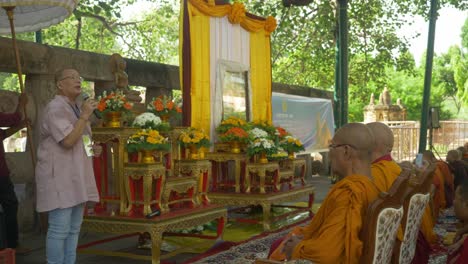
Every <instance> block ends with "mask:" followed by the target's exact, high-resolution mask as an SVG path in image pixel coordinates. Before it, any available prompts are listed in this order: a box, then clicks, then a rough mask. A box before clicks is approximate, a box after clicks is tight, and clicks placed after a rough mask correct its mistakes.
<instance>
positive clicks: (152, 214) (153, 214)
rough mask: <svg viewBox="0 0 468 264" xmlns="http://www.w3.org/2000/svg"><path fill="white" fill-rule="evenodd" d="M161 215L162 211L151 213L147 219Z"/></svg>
mask: <svg viewBox="0 0 468 264" xmlns="http://www.w3.org/2000/svg"><path fill="white" fill-rule="evenodd" d="M160 215H161V211H160V210H156V211H154V212H151V213H149V214H147V215H146V216H145V217H146V218H148V219H150V218H153V217H155V216H160Z"/></svg>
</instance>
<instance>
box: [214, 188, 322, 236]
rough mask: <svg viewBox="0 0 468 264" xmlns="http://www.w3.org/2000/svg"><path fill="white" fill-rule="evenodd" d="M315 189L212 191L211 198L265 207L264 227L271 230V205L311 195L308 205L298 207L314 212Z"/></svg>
mask: <svg viewBox="0 0 468 264" xmlns="http://www.w3.org/2000/svg"><path fill="white" fill-rule="evenodd" d="M314 192H315V189H314V187H313V186H304V187H301V188H297V189H293V190H289V191H286V192H276V193H265V194H261V193H255V194H254V193H210V200H211V203H213V204H219V205H224V206H243V207H245V206H250V205H260V206H261V207H262V209H263V221H262V222H261V223H262V224H263V229H264V230H265V231H268V230H270V225H271V223H272V220H273V219H272V217H271V214H270V213H271V212H270V211H271V207H272V205H273V204H275V205H278V204H280V203H286V202H294V201H298V200H299V199H300V198H302V197H304V196H309V202H308V206H307V207H303V208H297V207H294V208H296V209H298V210H299V211H308V212H309V213H310V212H312V203H313V200H314Z"/></svg>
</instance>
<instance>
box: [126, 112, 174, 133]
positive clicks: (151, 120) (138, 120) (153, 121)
mask: <svg viewBox="0 0 468 264" xmlns="http://www.w3.org/2000/svg"><path fill="white" fill-rule="evenodd" d="M133 126H134V127H139V128H145V129H154V130H158V131H159V132H162V131H163V132H165V131H169V129H170V127H169V125H168V124H167V123H164V122H161V118H159V117H158V116H156V115H155V114H153V113H150V112H146V113H143V114H140V115H138V116H137V117H135V120H133Z"/></svg>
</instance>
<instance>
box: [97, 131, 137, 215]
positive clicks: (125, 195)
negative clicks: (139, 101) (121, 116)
mask: <svg viewBox="0 0 468 264" xmlns="http://www.w3.org/2000/svg"><path fill="white" fill-rule="evenodd" d="M137 131H138V128H130V127H120V128H110V127H93V128H92V133H93V140H94V141H95V142H96V143H97V144H101V145H103V146H104V149H107V147H111V148H113V149H114V150H113V151H110V150H109V151H103V153H102V156H101V157H100V158H98V159H99V161H100V162H102V163H104V167H102V166H101V165H102V164H100V165H99V166H98V167H99V168H98V169H96V165H98V164H99V163H100V162H94V165H95V176H96V183H97V185H98V187H99V188H100V189H99V194H100V197H101V204H102V206H105V203H106V202H112V201H113V200H114V198H117V199H119V201H120V214H127V213H128V212H129V210H130V208H129V197H130V189H129V186H128V184H127V181H126V179H125V178H124V175H123V173H124V162H125V160H126V159H127V155H126V151H125V145H126V142H127V139H128V137H129V136H130V135H132V134H134V133H135V132H137ZM108 153H110V155H111V157H110V161H111V162H110V163H108V157H107V154H108ZM108 164H110V166H111V169H112V182H113V189H114V192H115V195H114V197H110V196H109V193H108V192H107V184H108V179H107V168H108Z"/></svg>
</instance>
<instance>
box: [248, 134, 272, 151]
mask: <svg viewBox="0 0 468 264" xmlns="http://www.w3.org/2000/svg"><path fill="white" fill-rule="evenodd" d="M277 152H278V147H277V146H276V144H275V142H273V140H271V139H268V138H262V137H261V138H256V139H254V140H253V141H250V142H249V144H248V145H247V154H248V155H249V156H253V155H255V154H260V153H265V154H266V155H267V156H269V155H273V154H275V153H277Z"/></svg>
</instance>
